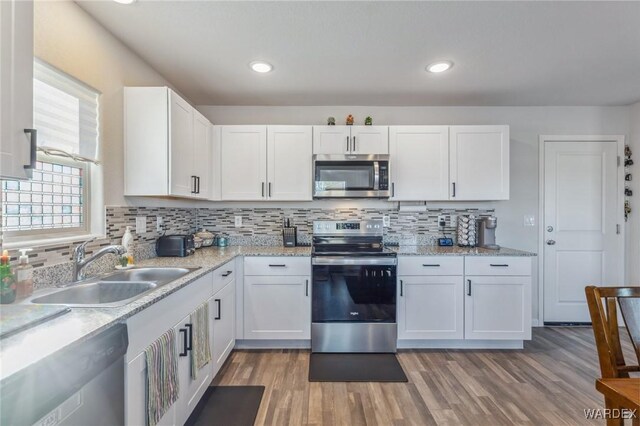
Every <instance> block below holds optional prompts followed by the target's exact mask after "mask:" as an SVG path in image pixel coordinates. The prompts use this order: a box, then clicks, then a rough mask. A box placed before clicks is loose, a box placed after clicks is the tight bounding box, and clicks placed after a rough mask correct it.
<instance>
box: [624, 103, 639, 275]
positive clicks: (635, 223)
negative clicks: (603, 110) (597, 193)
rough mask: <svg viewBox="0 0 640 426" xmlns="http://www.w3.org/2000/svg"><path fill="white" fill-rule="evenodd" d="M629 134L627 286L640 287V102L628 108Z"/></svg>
mask: <svg viewBox="0 0 640 426" xmlns="http://www.w3.org/2000/svg"><path fill="white" fill-rule="evenodd" d="M630 127H631V134H630V138H629V140H628V141H627V143H628V144H629V147H630V148H631V151H632V153H633V156H632V158H633V161H634V162H635V164H634V165H632V166H630V167H628V168H627V170H626V171H627V172H629V173H631V175H632V176H633V180H631V182H626V184H627V186H628V187H629V188H631V190H632V191H633V195H632V196H631V197H628V199H629V202H630V204H631V209H632V211H631V215H629V220H628V221H627V228H626V230H627V241H626V242H627V250H626V265H627V270H626V273H627V284H630V285H640V102H638V103H637V104H635V105H632V106H631V107H630Z"/></svg>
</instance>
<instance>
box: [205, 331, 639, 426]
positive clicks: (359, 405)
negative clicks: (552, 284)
mask: <svg viewBox="0 0 640 426" xmlns="http://www.w3.org/2000/svg"><path fill="white" fill-rule="evenodd" d="M625 337H626V335H625ZM623 344H624V346H625V348H624V349H625V354H626V355H627V360H631V361H633V359H634V358H630V357H632V356H634V355H633V353H632V349H631V345H630V344H629V342H628V340H625V342H623ZM398 358H399V359H400V363H401V364H402V367H403V368H404V370H405V373H406V374H407V377H408V378H409V383H317V382H316V383H309V381H308V380H307V375H308V363H309V351H305V350H263V351H235V352H234V353H233V354H232V355H231V356H230V357H229V360H228V361H227V363H226V364H225V366H224V368H223V370H222V372H221V374H219V375H218V378H217V379H216V383H215V384H219V385H264V386H265V387H266V390H265V394H264V397H263V400H262V404H261V406H260V411H259V413H258V418H257V420H256V424H257V425H435V424H437V425H513V424H522V425H525V424H533V425H554V426H556V425H584V424H604V422H603V421H601V420H600V421H591V422H590V421H588V420H586V419H585V416H584V411H583V410H584V409H585V408H601V407H603V399H602V396H601V395H600V394H599V393H598V392H597V391H596V390H595V379H596V377H599V368H598V364H597V354H596V349H595V344H594V341H593V332H592V331H591V328H590V327H554V328H549V327H545V328H534V332H533V340H532V341H530V342H526V343H525V348H524V349H523V350H402V351H400V352H399V353H398Z"/></svg>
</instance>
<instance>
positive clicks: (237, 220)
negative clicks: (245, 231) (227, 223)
mask: <svg viewBox="0 0 640 426" xmlns="http://www.w3.org/2000/svg"><path fill="white" fill-rule="evenodd" d="M234 225H235V227H236V228H240V227H242V216H235V220H234Z"/></svg>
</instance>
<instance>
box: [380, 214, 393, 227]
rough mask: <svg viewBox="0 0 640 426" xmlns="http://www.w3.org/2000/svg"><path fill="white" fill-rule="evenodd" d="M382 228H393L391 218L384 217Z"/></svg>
mask: <svg viewBox="0 0 640 426" xmlns="http://www.w3.org/2000/svg"><path fill="white" fill-rule="evenodd" d="M382 226H384V227H387V228H388V227H390V226H391V218H390V217H389V216H387V215H384V216H382Z"/></svg>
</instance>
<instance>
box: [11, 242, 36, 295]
mask: <svg viewBox="0 0 640 426" xmlns="http://www.w3.org/2000/svg"><path fill="white" fill-rule="evenodd" d="M18 251H19V252H20V264H19V265H18V266H17V267H16V268H15V275H16V297H17V298H18V299H22V298H24V297H29V296H31V295H32V294H33V266H31V265H29V256H28V255H27V253H28V252H30V251H31V249H20V250H18Z"/></svg>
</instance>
